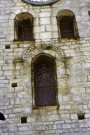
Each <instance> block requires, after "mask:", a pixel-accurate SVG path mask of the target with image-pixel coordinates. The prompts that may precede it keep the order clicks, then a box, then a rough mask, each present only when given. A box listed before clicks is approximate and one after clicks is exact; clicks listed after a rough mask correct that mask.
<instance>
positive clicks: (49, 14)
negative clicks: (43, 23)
mask: <svg viewBox="0 0 90 135" xmlns="http://www.w3.org/2000/svg"><path fill="white" fill-rule="evenodd" d="M50 16H51V12H41V13H39V17H40V18H41V17H50Z"/></svg>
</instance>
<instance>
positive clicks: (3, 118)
mask: <svg viewBox="0 0 90 135" xmlns="http://www.w3.org/2000/svg"><path fill="white" fill-rule="evenodd" d="M0 120H2V121H5V116H4V115H3V114H2V113H1V112H0Z"/></svg>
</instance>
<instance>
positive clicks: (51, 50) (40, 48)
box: [23, 44, 65, 63]
mask: <svg viewBox="0 0 90 135" xmlns="http://www.w3.org/2000/svg"><path fill="white" fill-rule="evenodd" d="M40 53H46V54H50V55H52V56H53V57H55V58H56V59H57V60H61V59H62V58H64V57H65V55H64V53H63V51H62V50H61V49H60V47H58V46H57V47H56V46H53V45H51V44H41V45H37V46H35V45H34V44H32V45H30V47H29V48H28V49H26V50H25V51H24V53H23V59H24V61H25V62H28V63H31V60H32V58H33V57H34V56H35V55H38V54H40Z"/></svg>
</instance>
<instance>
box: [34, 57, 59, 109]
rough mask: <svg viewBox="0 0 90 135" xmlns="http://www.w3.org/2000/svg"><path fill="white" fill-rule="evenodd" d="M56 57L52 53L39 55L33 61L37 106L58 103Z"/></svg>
mask: <svg viewBox="0 0 90 135" xmlns="http://www.w3.org/2000/svg"><path fill="white" fill-rule="evenodd" d="M55 71H56V70H55V59H54V58H53V57H51V56H50V55H49V56H48V55H45V54H42V55H39V56H37V58H35V60H34V61H33V76H34V78H33V80H34V96H35V97H34V98H35V106H36V107H40V106H54V105H56V91H57V86H56V72H55Z"/></svg>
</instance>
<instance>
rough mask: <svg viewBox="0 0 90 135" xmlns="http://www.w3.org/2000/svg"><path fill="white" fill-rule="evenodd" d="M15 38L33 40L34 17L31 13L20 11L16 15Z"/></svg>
mask: <svg viewBox="0 0 90 135" xmlns="http://www.w3.org/2000/svg"><path fill="white" fill-rule="evenodd" d="M14 23H15V40H20V41H32V40H33V39H34V38H33V17H32V15H31V14H29V13H20V14H18V15H17V16H16V17H15V21H14Z"/></svg>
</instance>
